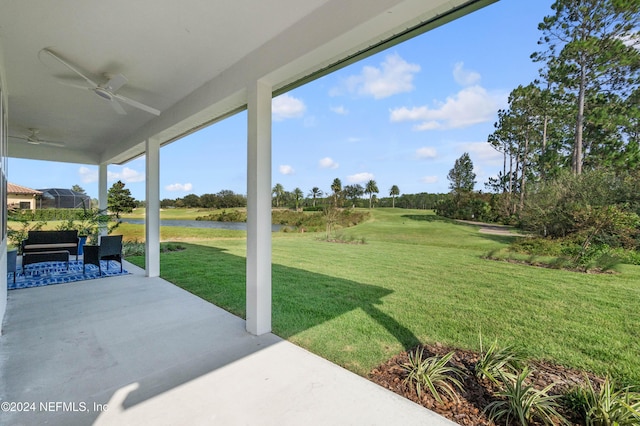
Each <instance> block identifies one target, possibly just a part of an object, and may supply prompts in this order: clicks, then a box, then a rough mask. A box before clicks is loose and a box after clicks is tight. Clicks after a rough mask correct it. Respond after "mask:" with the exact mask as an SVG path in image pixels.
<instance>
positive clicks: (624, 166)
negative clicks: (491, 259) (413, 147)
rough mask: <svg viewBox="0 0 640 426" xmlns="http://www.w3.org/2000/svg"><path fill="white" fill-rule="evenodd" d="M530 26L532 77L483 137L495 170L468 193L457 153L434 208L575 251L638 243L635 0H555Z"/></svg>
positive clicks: (639, 14)
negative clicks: (534, 41)
mask: <svg viewBox="0 0 640 426" xmlns="http://www.w3.org/2000/svg"><path fill="white" fill-rule="evenodd" d="M538 28H539V30H540V31H541V33H542V36H541V37H540V40H539V42H538V45H539V46H540V50H539V51H537V52H534V53H533V54H532V55H531V58H532V60H533V61H535V62H536V63H540V64H541V68H540V70H539V76H538V78H537V79H536V80H534V81H533V82H531V83H530V84H528V85H525V86H518V87H517V88H515V89H514V90H513V91H512V92H511V93H510V95H509V99H508V107H507V108H505V109H503V110H500V111H498V120H497V122H496V123H495V125H494V131H493V133H491V134H490V135H489V136H488V138H487V142H488V143H489V144H490V145H491V146H492V147H493V148H495V149H496V150H497V151H499V152H500V153H501V154H502V158H503V162H502V170H501V171H500V173H499V174H498V175H497V176H496V177H494V178H490V179H489V180H488V182H486V183H485V187H486V189H487V190H488V192H486V193H483V192H481V191H477V192H476V191H473V187H474V184H475V183H476V182H475V174H474V173H473V164H472V163H471V160H470V158H469V156H468V154H466V153H465V154H464V155H463V156H462V157H460V158H459V159H458V160H456V163H455V164H454V166H453V168H452V169H451V171H450V172H449V175H448V179H449V181H450V186H449V187H450V190H451V192H450V195H451V197H450V198H449V199H447V200H445V201H443V202H441V203H439V204H438V206H437V207H436V209H437V212H438V213H439V214H441V215H443V216H447V217H452V218H460V219H480V220H486V221H495V222H503V223H510V224H514V225H519V226H520V227H522V228H524V229H527V230H530V231H532V232H534V233H535V234H537V235H539V236H540V237H542V238H552V239H561V240H563V241H564V242H565V243H566V244H567V247H570V246H572V245H573V246H574V247H577V249H575V248H574V249H572V250H574V251H577V253H572V255H574V256H575V257H576V258H585V257H586V254H587V253H588V251H589V250H591V251H593V252H595V251H598V250H599V251H601V252H608V250H609V249H610V248H612V247H614V248H616V247H618V248H625V249H632V250H638V249H639V248H640V31H639V29H640V2H639V1H637V0H634V1H629V0H581V1H576V0H557V1H556V2H555V3H553V5H552V14H551V15H549V16H546V17H544V19H543V21H542V22H541V23H540V24H539V26H538ZM563 250H564V249H563ZM587 257H588V256H587Z"/></svg>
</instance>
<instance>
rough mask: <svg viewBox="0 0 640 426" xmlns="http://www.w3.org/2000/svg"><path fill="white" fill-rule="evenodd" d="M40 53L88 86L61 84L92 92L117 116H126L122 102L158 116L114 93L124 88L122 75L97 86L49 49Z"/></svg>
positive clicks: (108, 76) (150, 110)
mask: <svg viewBox="0 0 640 426" xmlns="http://www.w3.org/2000/svg"><path fill="white" fill-rule="evenodd" d="M41 53H46V54H48V55H49V56H51V57H52V58H54V59H55V60H56V61H58V62H60V63H61V64H62V65H64V66H65V67H67V68H68V69H70V70H71V71H73V72H74V73H76V74H78V75H79V76H80V77H82V78H83V79H84V80H85V81H86V82H87V83H88V85H80V84H73V83H68V82H63V81H61V83H62V84H64V85H67V86H71V87H75V88H78V89H85V90H90V91H92V92H93V93H95V94H96V95H98V96H99V97H100V98H102V99H104V100H105V101H107V102H109V104H110V105H111V107H112V108H113V109H114V110H115V111H116V112H117V113H118V114H126V113H127V112H126V111H125V109H124V108H123V107H122V105H120V102H123V103H125V104H127V105H131V106H132V107H135V108H138V109H141V110H143V111H146V112H148V113H149V114H153V115H160V111H159V110H157V109H155V108H152V107H150V106H148V105H145V104H143V103H141V102H138V101H135V100H133V99H130V98H127V97H125V96H122V95H120V94H118V93H116V92H117V91H118V89H120V88H121V87H122V86H124V85H125V84H126V83H127V81H128V80H127V78H126V77H125V76H124V75H122V74H116V75H107V81H106V82H104V83H102V84H98V83H96V82H95V81H93V80H92V79H90V78H89V77H87V76H86V75H85V74H83V73H82V72H81V71H79V70H78V68H77V67H76V66H74V65H72V64H70V63H69V62H67V61H66V60H64V59H62V58H61V57H60V56H58V55H57V54H56V53H54V52H53V51H52V50H51V49H48V48H45V49H42V50H41Z"/></svg>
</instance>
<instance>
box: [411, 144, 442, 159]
mask: <svg viewBox="0 0 640 426" xmlns="http://www.w3.org/2000/svg"><path fill="white" fill-rule="evenodd" d="M416 156H417V157H418V158H436V157H437V156H438V152H437V151H436V149H435V148H431V147H430V146H423V147H422V148H418V149H417V150H416Z"/></svg>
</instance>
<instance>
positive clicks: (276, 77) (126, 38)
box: [0, 0, 495, 164]
mask: <svg viewBox="0 0 640 426" xmlns="http://www.w3.org/2000/svg"><path fill="white" fill-rule="evenodd" d="M493 1H495V0H180V1H176V0H110V1H96V0H82V1H78V0H56V1H52V0H28V1H16V0H0V69H1V70H2V77H3V81H2V87H3V88H4V91H5V93H6V94H8V112H9V113H8V119H9V132H8V134H9V135H10V136H12V135H15V136H19V135H22V136H28V135H29V130H28V129H29V128H37V129H39V130H40V133H39V137H40V138H41V139H44V140H50V141H57V142H64V144H65V146H64V147H53V146H46V145H43V144H40V145H33V144H28V143H27V142H26V141H24V140H21V139H14V138H9V156H11V157H19V158H30V159H41V160H52V161H65V162H76V163H85V164H100V163H121V162H124V161H127V160H129V159H131V158H134V157H136V156H138V155H140V154H142V153H143V152H144V140H145V139H147V138H158V139H159V140H160V142H161V143H168V142H170V141H173V140H175V139H177V138H179V137H180V136H182V135H184V134H187V133H189V132H191V131H193V130H195V129H197V128H199V127H202V126H203V125H206V124H207V123H210V122H213V121H215V120H218V119H220V118H223V117H224V116H226V115H228V114H229V113H232V112H235V111H238V110H240V109H242V108H244V107H245V105H246V90H245V88H246V87H247V86H248V85H249V84H251V82H254V81H256V80H258V79H260V80H265V81H267V82H269V83H270V84H272V85H273V87H274V91H276V92H277V91H282V90H286V89H288V88H291V87H293V86H295V85H296V84H301V82H302V81H305V79H309V78H313V77H314V76H316V75H318V72H319V71H320V72H327V71H328V70H330V69H333V68H336V67H338V66H341V65H343V64H344V63H347V61H349V60H355V59H357V58H358V57H360V56H362V55H366V54H368V53H369V50H370V49H371V48H376V47H377V48H381V47H382V46H384V43H385V42H386V43H396V42H399V41H401V40H402V39H403V37H404V38H407V37H410V36H413V35H414V34H417V33H420V32H424V31H426V30H428V29H429V28H431V27H433V26H437V25H439V24H441V23H445V22H447V21H449V20H451V19H453V18H455V17H457V16H460V15H462V14H466V13H469V12H471V11H473V10H475V9H477V8H479V7H482V6H484V5H486V4H489V3H492V2H493ZM411 30H413V31H411ZM44 48H50V49H51V50H53V51H55V52H56V53H57V54H58V55H60V56H61V57H63V58H64V59H65V60H66V61H68V62H69V63H71V64H73V65H74V66H77V67H78V69H79V70H80V71H81V72H82V73H85V74H87V76H89V77H90V78H91V79H92V80H94V81H96V82H99V83H104V82H105V81H106V77H104V74H105V73H108V74H112V75H115V74H118V73H122V74H124V75H125V76H126V78H127V79H128V83H127V84H126V85H124V86H123V87H122V88H121V89H120V90H118V91H117V93H118V94H120V95H123V96H126V97H128V98H132V99H135V100H137V101H139V102H142V103H144V104H146V105H149V106H152V107H154V108H156V109H158V110H160V111H161V114H160V116H155V115H152V114H149V113H148V112H145V111H142V110H139V109H136V108H133V107H131V106H129V105H126V104H123V107H124V109H125V110H126V112H127V114H126V115H120V114H118V113H117V112H116V111H115V110H114V109H113V108H112V107H111V106H110V105H109V104H108V103H107V102H106V101H103V100H102V99H100V98H99V97H98V96H96V94H94V93H92V92H91V91H88V90H86V91H83V90H79V89H76V88H73V87H69V86H66V85H63V84H60V80H65V81H69V80H70V79H72V78H74V79H75V80H74V81H75V82H77V83H81V84H82V83H83V80H81V79H80V80H78V76H77V74H74V73H73V72H72V71H70V70H69V69H68V68H66V67H64V66H63V65H62V64H61V63H60V62H58V61H56V60H55V59H53V58H52V57H51V56H48V55H46V54H42V53H40V52H41V51H42V49H44ZM358 54H360V56H357V55H358Z"/></svg>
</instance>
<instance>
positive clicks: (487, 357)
mask: <svg viewBox="0 0 640 426" xmlns="http://www.w3.org/2000/svg"><path fill="white" fill-rule="evenodd" d="M522 364H523V359H522V356H520V355H519V354H517V353H516V352H515V351H514V350H513V349H512V348H511V347H509V346H506V347H504V348H499V347H498V341H497V340H494V341H493V343H492V344H491V345H490V346H489V348H488V349H487V351H486V352H485V351H484V350H483V348H482V336H481V337H480V359H479V360H478V362H477V363H476V366H475V368H474V373H475V375H476V377H477V378H479V379H488V380H490V381H491V382H493V383H494V384H496V385H500V384H501V382H500V379H501V378H505V377H506V378H508V379H509V380H511V379H513V378H515V374H516V372H517V371H518V370H519V369H520V368H522Z"/></svg>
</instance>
